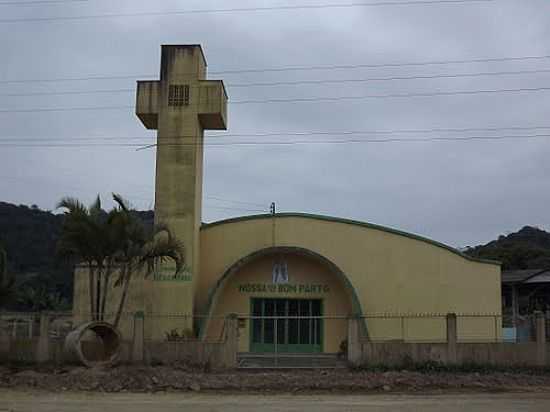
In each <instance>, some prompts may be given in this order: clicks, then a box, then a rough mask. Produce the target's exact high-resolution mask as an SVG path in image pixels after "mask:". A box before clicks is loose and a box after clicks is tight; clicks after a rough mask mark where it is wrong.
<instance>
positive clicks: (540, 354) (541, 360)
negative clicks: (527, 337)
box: [536, 312, 546, 366]
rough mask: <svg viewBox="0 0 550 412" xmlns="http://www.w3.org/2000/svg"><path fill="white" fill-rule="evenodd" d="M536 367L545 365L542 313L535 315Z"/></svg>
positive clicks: (544, 333)
mask: <svg viewBox="0 0 550 412" xmlns="http://www.w3.org/2000/svg"><path fill="white" fill-rule="evenodd" d="M536 322H537V323H536V331H537V365H539V366H545V365H546V318H545V317H544V313H543V312H537V313H536Z"/></svg>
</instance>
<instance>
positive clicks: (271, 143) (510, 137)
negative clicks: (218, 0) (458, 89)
mask: <svg viewBox="0 0 550 412" xmlns="http://www.w3.org/2000/svg"><path fill="white" fill-rule="evenodd" d="M548 137H550V134H534V135H504V136H466V137H419V138H387V139H346V140H340V139H338V140H293V141H256V142H254V141H252V142H250V141H248V142H220V143H204V144H203V146H208V147H231V146H294V145H321V144H322V145H340V144H344V145H347V144H365V143H421V142H467V141H484V140H486V141H500V140H529V139H541V138H548ZM195 145H197V143H160V144H153V145H149V146H143V145H142V144H138V143H103V144H101V143H99V144H94V143H75V144H69V143H59V144H50V143H44V144H42V143H30V144H20V143H0V147H16V148H28V147H52V148H63V147H72V148H83V147H130V148H137V149H138V150H139V149H146V148H152V147H156V146H171V147H178V146H195Z"/></svg>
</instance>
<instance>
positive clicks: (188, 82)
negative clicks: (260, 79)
mask: <svg viewBox="0 0 550 412" xmlns="http://www.w3.org/2000/svg"><path fill="white" fill-rule="evenodd" d="M137 86H138V87H137V101H136V114H137V116H138V117H139V119H140V120H141V122H142V123H143V124H144V126H145V127H146V128H147V129H156V130H157V158H156V183H155V222H156V223H164V224H167V225H168V226H169V227H170V228H171V230H172V231H173V233H174V234H175V235H176V236H177V237H178V239H179V240H180V241H182V242H183V245H184V248H185V259H186V270H185V271H184V272H183V273H180V274H178V276H176V277H175V278H174V276H173V268H170V267H164V268H162V269H161V270H159V272H158V273H157V274H155V276H154V277H153V278H152V279H151V282H152V284H151V285H150V286H151V287H150V288H149V290H150V292H149V291H148V292H146V293H147V295H148V296H145V306H146V307H145V308H144V309H145V310H146V311H147V312H153V313H159V314H160V313H185V314H189V315H191V314H192V313H193V298H194V289H195V284H196V281H197V276H198V275H199V273H200V268H199V247H200V242H199V230H200V226H201V209H202V176H203V156H204V155H203V142H204V130H206V129H214V130H225V129H226V128H227V94H226V92H225V88H224V85H223V82H222V81H221V80H206V60H205V57H204V54H203V51H202V48H201V46H200V45H164V46H162V56H161V69H160V81H158V80H156V81H138V85H137ZM159 332H161V331H160V330H159Z"/></svg>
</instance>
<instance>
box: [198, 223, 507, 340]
mask: <svg viewBox="0 0 550 412" xmlns="http://www.w3.org/2000/svg"><path fill="white" fill-rule="evenodd" d="M273 246H286V247H300V248H305V249H308V250H311V251H313V252H315V253H317V254H319V255H322V256H324V257H325V258H327V259H328V260H330V261H331V262H332V263H334V264H335V265H336V266H338V267H339V268H340V269H341V270H342V272H343V273H344V274H345V275H346V276H347V278H348V279H349V281H350V282H351V284H352V286H353V288H354V289H355V292H356V294H357V296H358V298H359V301H360V304H361V309H362V313H363V314H446V313H458V314H494V315H500V314H501V294H500V290H501V283H500V282H501V279H500V266H499V265H498V264H494V263H489V262H481V261H476V260H474V259H470V258H467V257H465V256H463V255H461V254H460V253H459V252H458V251H455V250H454V249H452V248H450V247H446V246H445V245H441V244H437V243H436V242H432V241H430V240H426V239H424V240H422V239H419V238H418V237H415V236H413V235H408V234H404V233H400V232H396V231H391V230H388V229H385V228H380V227H377V226H373V225H365V224H360V223H354V222H349V221H342V220H337V219H329V218H323V217H315V216H308V215H286V216H285V215H277V217H275V218H272V217H266V216H260V217H256V218H254V217H252V218H240V219H233V220H228V221H225V222H219V223H214V224H212V225H206V226H205V227H203V229H202V231H201V275H200V277H199V279H198V284H197V289H196V292H195V293H196V295H195V303H196V306H195V312H196V313H201V314H205V313H207V312H208V311H209V309H210V308H209V299H210V294H212V292H213V290H214V289H215V286H216V283H217V282H218V280H219V279H220V278H221V277H222V276H223V274H224V273H225V271H226V270H228V269H229V268H230V267H231V266H232V265H233V264H235V263H236V262H237V261H239V260H240V259H242V258H243V257H245V256H247V255H249V254H251V253H253V252H255V251H258V250H261V249H265V248H269V247H273ZM227 284H231V281H228V282H227V283H226V285H227ZM225 287H227V286H225ZM230 287H234V285H231V286H230ZM497 321H498V322H499V324H498V325H495V320H494V318H489V317H488V318H486V319H481V318H471V319H467V318H465V319H462V320H461V321H460V322H461V325H460V328H459V331H458V333H459V335H460V334H461V333H462V335H463V336H462V337H463V338H467V337H473V336H475V337H476V338H479V339H483V338H484V337H487V339H494V338H495V329H496V330H497V333H500V332H499V331H500V321H499V320H497ZM433 322H436V323H437V322H440V323H441V322H442V321H441V320H433V321H430V320H422V319H420V320H418V321H417V325H416V326H415V327H414V328H412V329H413V332H411V333H413V337H414V339H418V340H424V339H426V340H430V339H442V338H444V336H439V335H440V334H441V333H440V332H438V333H437V335H438V336H434V330H436V329H437V330H439V331H440V330H441V328H435V327H434V325H432V323H433ZM495 326H496V328H495ZM392 328H393V329H396V330H395V331H393V329H392ZM368 329H369V334H370V335H371V336H373V337H376V336H377V335H378V336H380V337H384V336H386V337H387V336H388V334H392V333H395V334H396V335H397V333H398V332H399V331H400V325H399V323H398V322H397V323H396V324H395V325H393V326H392V325H391V322H388V321H370V322H369V325H368ZM459 338H460V336H459Z"/></svg>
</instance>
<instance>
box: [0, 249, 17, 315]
mask: <svg viewBox="0 0 550 412" xmlns="http://www.w3.org/2000/svg"><path fill="white" fill-rule="evenodd" d="M14 283H15V276H13V275H10V274H8V256H7V253H6V251H5V250H4V248H3V247H2V245H0V307H1V306H3V305H4V303H5V302H6V300H7V299H8V298H9V297H10V296H11V295H12V293H13V285H14Z"/></svg>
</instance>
